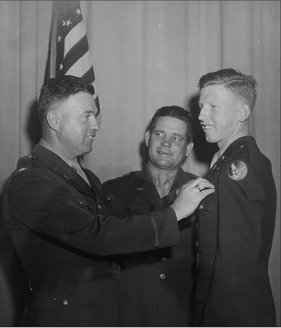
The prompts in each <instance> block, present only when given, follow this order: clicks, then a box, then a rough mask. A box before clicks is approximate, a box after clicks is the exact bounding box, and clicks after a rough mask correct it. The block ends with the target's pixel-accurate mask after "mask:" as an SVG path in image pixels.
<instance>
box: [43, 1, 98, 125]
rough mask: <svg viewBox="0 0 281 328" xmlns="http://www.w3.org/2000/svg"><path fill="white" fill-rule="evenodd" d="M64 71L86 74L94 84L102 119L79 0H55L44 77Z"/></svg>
mask: <svg viewBox="0 0 281 328" xmlns="http://www.w3.org/2000/svg"><path fill="white" fill-rule="evenodd" d="M62 75H74V76H78V77H84V78H85V79H86V80H87V81H89V82H90V83H91V84H92V85H93V87H94V98H95V103H96V107H97V111H98V113H97V116H98V118H99V119H100V104H99V98H98V95H97V91H96V86H95V73H94V68H93V62H92V58H91V55H90V51H89V44H88V39H87V33H86V26H85V23H84V20H83V17H82V11H81V7H80V2H79V1H53V8H52V21H51V34H50V46H49V54H48V60H47V67H46V75H45V80H47V79H49V78H53V77H59V76H62Z"/></svg>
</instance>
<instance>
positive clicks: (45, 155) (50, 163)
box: [32, 145, 96, 199]
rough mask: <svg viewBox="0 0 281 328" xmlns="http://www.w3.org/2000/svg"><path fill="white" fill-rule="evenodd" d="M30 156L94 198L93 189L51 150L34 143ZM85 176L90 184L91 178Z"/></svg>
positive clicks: (91, 182) (78, 189)
mask: <svg viewBox="0 0 281 328" xmlns="http://www.w3.org/2000/svg"><path fill="white" fill-rule="evenodd" d="M32 156H34V157H35V158H37V159H38V160H39V161H40V162H41V163H42V164H43V165H44V166H46V167H48V169H49V170H51V171H53V172H54V173H55V174H56V175H57V176H59V177H60V178H61V179H63V180H64V181H66V182H67V183H68V184H70V185H71V186H72V187H73V188H75V189H76V190H77V191H79V192H80V193H82V194H85V195H87V196H89V197H91V198H94V199H95V198H96V195H95V191H94V189H93V188H91V187H90V186H89V185H88V184H87V182H85V181H84V180H83V178H82V177H80V175H79V174H78V173H76V172H75V171H74V170H73V169H72V168H71V167H70V166H69V165H67V164H66V163H65V162H64V161H63V160H62V159H61V158H60V157H59V156H57V155H56V154H55V153H53V152H52V151H50V150H48V149H46V148H45V147H42V146H41V145H36V146H35V148H34V150H33V152H32ZM86 174H87V173H86ZM87 177H88V179H89V182H90V184H91V186H92V184H94V183H93V181H92V180H91V177H90V176H89V175H88V174H87Z"/></svg>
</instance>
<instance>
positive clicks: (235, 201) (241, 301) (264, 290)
mask: <svg viewBox="0 0 281 328" xmlns="http://www.w3.org/2000/svg"><path fill="white" fill-rule="evenodd" d="M206 178H207V179H209V181H210V182H211V183H213V184H214V186H215V190H216V191H215V193H214V194H211V195H209V196H208V197H206V198H205V199H204V200H203V201H202V202H201V204H200V205H199V210H198V214H199V217H198V225H199V227H198V228H199V231H198V232H199V236H198V238H199V240H198V243H199V254H198V268H199V278H198V286H197V291H196V320H195V322H194V325H196V326H275V325H276V321H275V320H276V319H275V309H274V303H273V297H272V291H271V287H270V281H269V276H268V260H269V255H270V251H271V246H272V239H273V233H274V225H275V211H276V188H275V183H274V180H273V176H272V170H271V164H270V161H269V160H268V159H267V158H266V157H265V156H264V155H263V154H262V153H261V152H260V151H259V149H258V147H257V145H256V142H255V140H254V138H253V137H250V136H247V137H242V138H239V139H237V140H236V141H234V142H233V143H232V144H231V145H230V146H229V147H228V148H227V150H226V151H225V152H224V154H223V155H222V156H221V157H220V158H219V159H218V161H217V163H216V164H215V165H214V166H213V167H212V169H211V170H210V172H209V173H208V175H207V176H206Z"/></svg>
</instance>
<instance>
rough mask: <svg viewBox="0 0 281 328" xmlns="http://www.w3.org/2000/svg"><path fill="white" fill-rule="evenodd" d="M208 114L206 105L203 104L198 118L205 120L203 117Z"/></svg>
mask: <svg viewBox="0 0 281 328" xmlns="http://www.w3.org/2000/svg"><path fill="white" fill-rule="evenodd" d="M206 116H207V109H206V106H202V107H201V109H200V112H199V115H198V120H199V121H203V119H204V118H205V117H206Z"/></svg>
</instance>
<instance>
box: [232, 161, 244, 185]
mask: <svg viewBox="0 0 281 328" xmlns="http://www.w3.org/2000/svg"><path fill="white" fill-rule="evenodd" d="M247 173H248V166H247V164H246V163H245V162H243V161H239V160H237V161H234V162H232V163H231V164H230V165H229V167H228V176H229V177H230V179H232V180H235V181H241V180H243V179H244V178H245V177H246V175H247Z"/></svg>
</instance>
